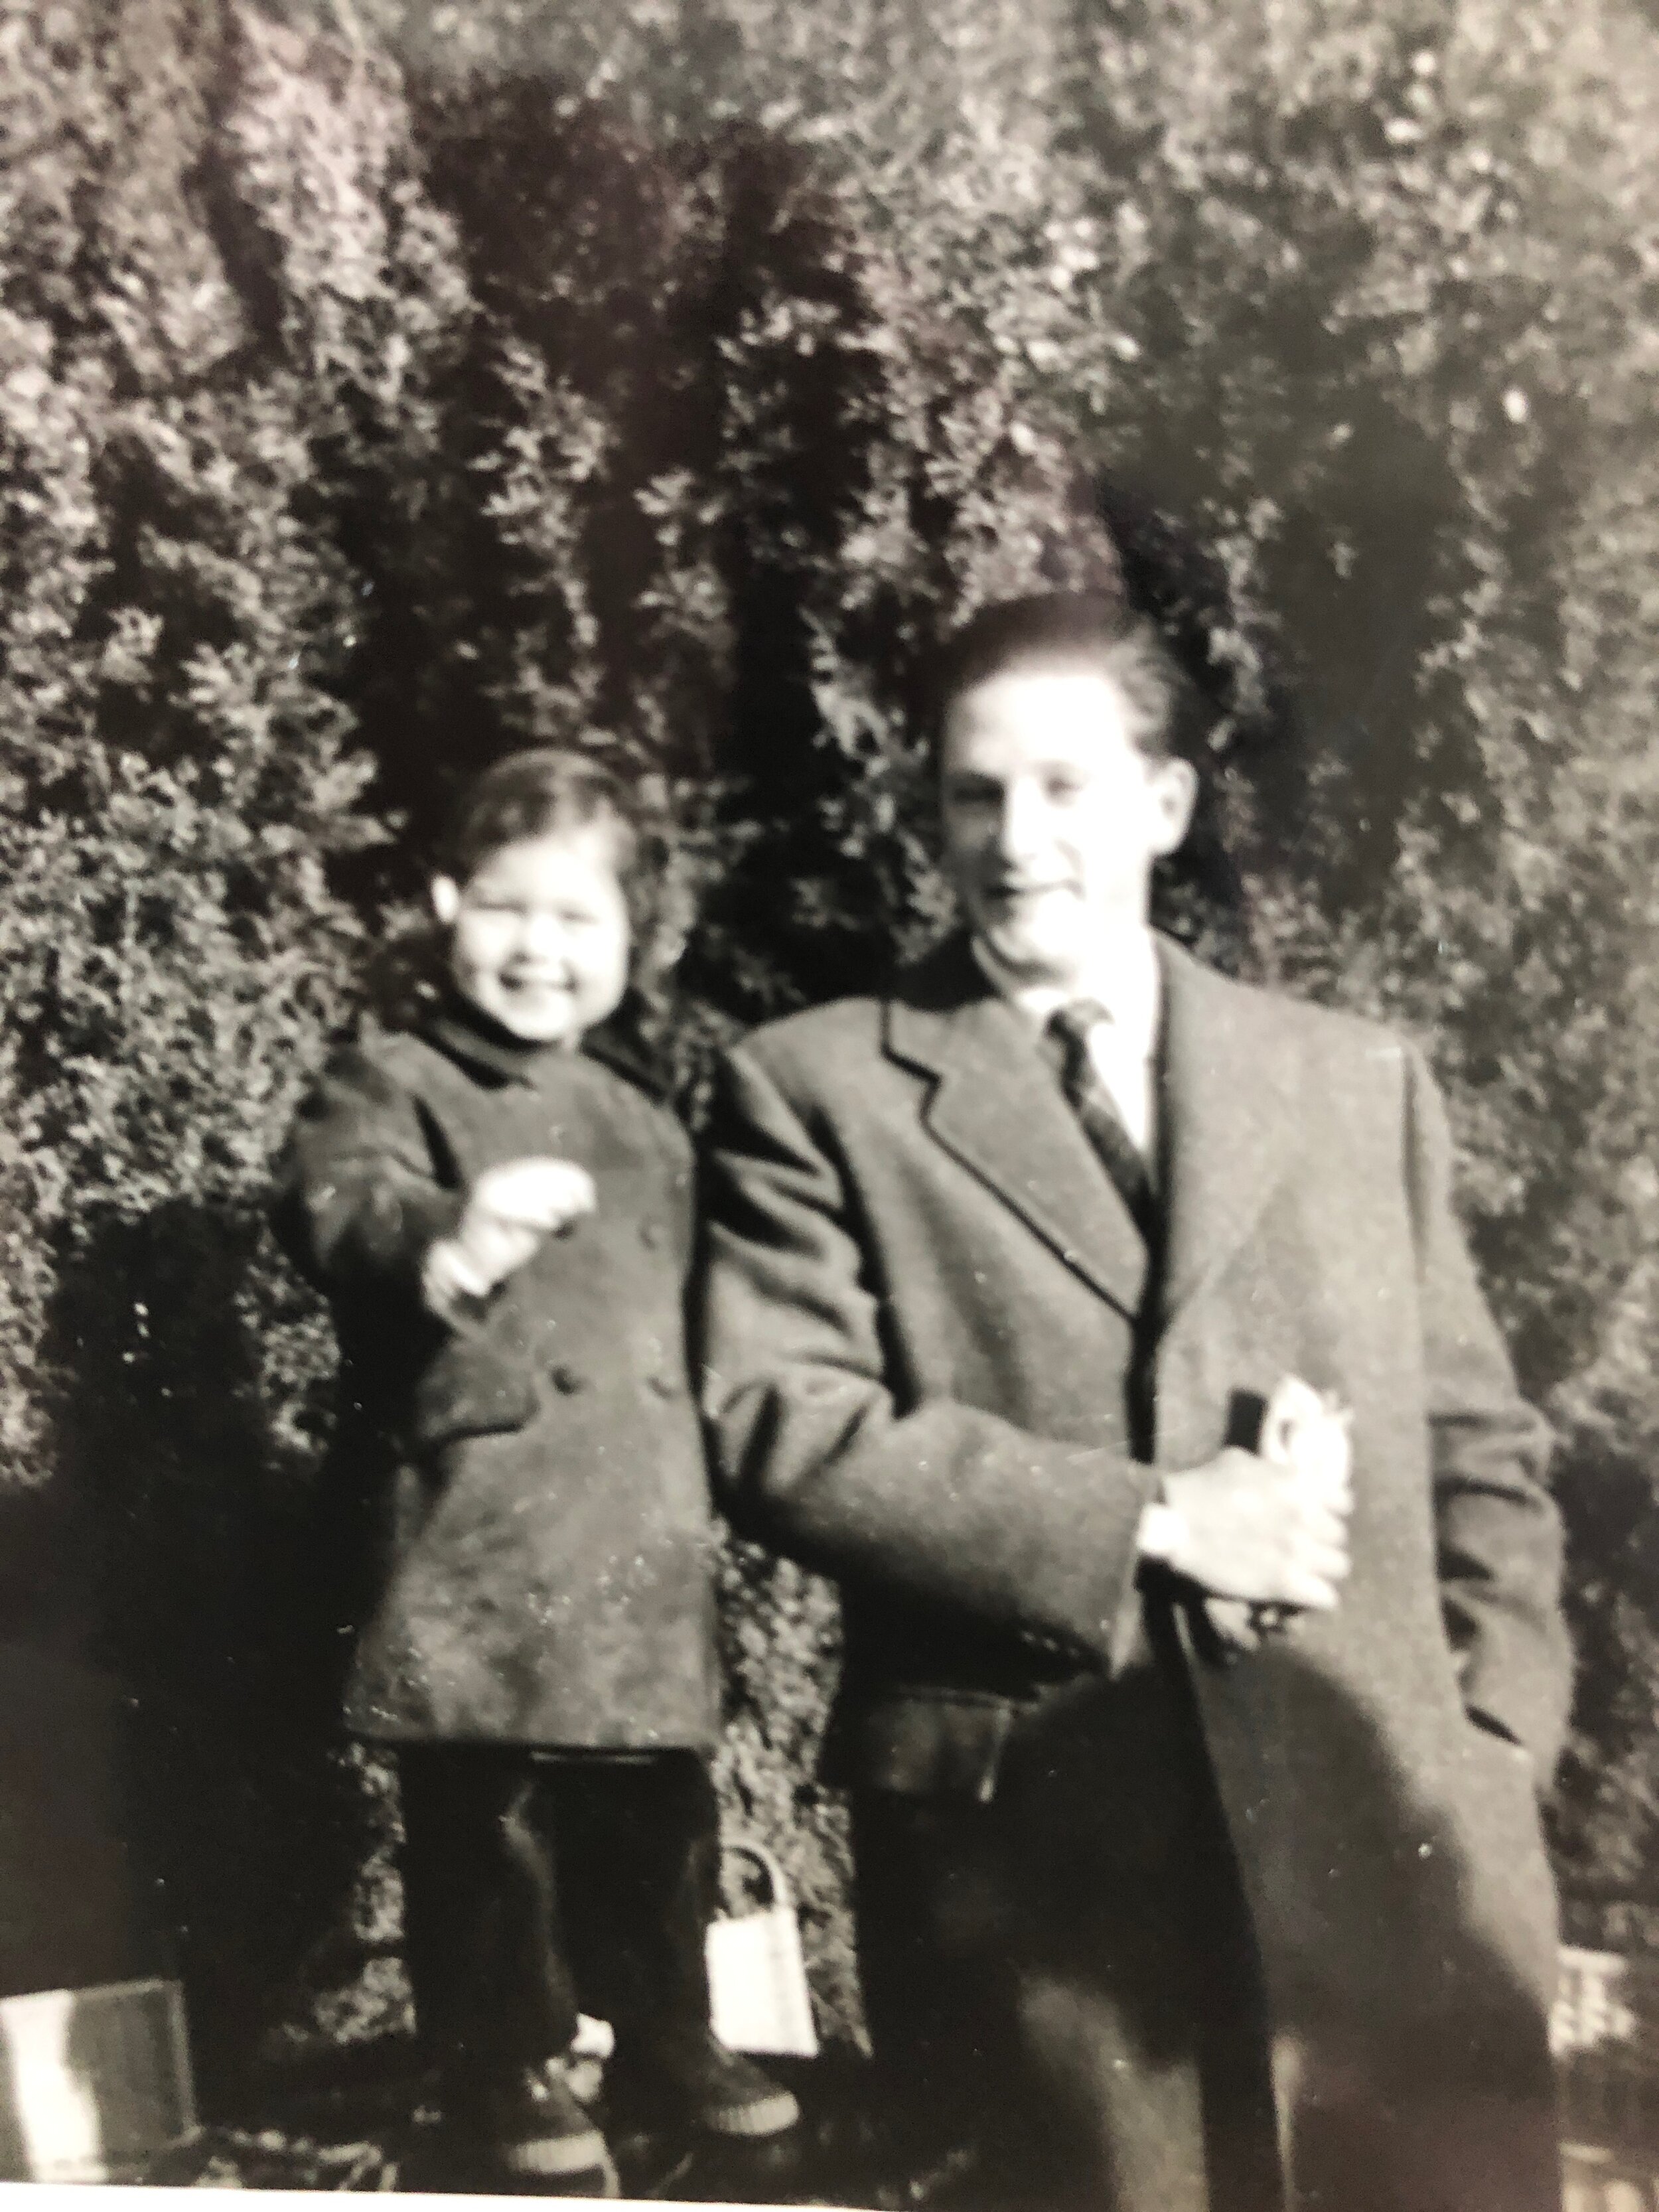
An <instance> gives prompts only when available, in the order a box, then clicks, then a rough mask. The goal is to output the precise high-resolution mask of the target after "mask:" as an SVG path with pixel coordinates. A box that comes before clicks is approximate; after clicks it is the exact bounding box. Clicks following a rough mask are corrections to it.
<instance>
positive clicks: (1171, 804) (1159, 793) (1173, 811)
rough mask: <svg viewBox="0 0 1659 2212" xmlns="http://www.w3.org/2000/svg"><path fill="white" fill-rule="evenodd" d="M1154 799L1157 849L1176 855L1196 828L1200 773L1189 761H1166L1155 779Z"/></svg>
mask: <svg viewBox="0 0 1659 2212" xmlns="http://www.w3.org/2000/svg"><path fill="white" fill-rule="evenodd" d="M1152 797H1153V799H1154V800H1155V801H1156V803H1157V805H1158V816H1159V831H1160V834H1159V836H1158V846H1157V849H1158V853H1159V854H1160V855H1165V854H1170V853H1173V852H1174V851H1175V850H1176V847H1177V846H1178V845H1179V844H1180V842H1181V841H1182V838H1183V837H1184V836H1186V834H1187V832H1188V829H1191V827H1192V824H1193V809H1194V807H1195V806H1196V805H1198V770H1197V769H1195V768H1194V766H1193V764H1192V763H1191V762H1190V761H1185V760H1163V761H1160V762H1159V763H1158V768H1157V771H1156V773H1155V774H1154V775H1153V777H1152Z"/></svg>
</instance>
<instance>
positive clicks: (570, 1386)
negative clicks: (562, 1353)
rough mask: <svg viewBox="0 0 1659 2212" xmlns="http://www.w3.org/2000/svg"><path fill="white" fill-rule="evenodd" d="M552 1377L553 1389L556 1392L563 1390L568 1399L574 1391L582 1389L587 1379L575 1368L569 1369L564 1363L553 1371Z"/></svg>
mask: <svg viewBox="0 0 1659 2212" xmlns="http://www.w3.org/2000/svg"><path fill="white" fill-rule="evenodd" d="M552 1375H553V1388H554V1389H556V1390H562V1391H563V1393H564V1395H565V1396H566V1397H567V1398H568V1396H569V1395H570V1394H571V1392H572V1391H573V1390H580V1389H581V1387H582V1383H583V1381H584V1379H585V1378H584V1377H583V1376H580V1375H579V1374H578V1373H577V1371H576V1370H575V1369H574V1367H567V1366H566V1365H565V1364H564V1363H563V1362H562V1361H561V1362H560V1364H558V1366H556V1368H554V1369H553V1370H552Z"/></svg>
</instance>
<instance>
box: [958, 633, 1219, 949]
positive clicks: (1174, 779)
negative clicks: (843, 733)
mask: <svg viewBox="0 0 1659 2212" xmlns="http://www.w3.org/2000/svg"><path fill="white" fill-rule="evenodd" d="M1132 726H1133V725H1132V723H1131V720H1130V717H1129V711H1128V708H1127V702H1125V700H1124V697H1123V695H1122V692H1121V690H1120V689H1119V687H1118V685H1117V684H1115V683H1114V682H1113V681H1112V679H1111V678H1110V677H1109V676H1107V675H1105V674H1103V672H1101V671H1097V670H1095V669H1091V668H1088V667H1086V666H1077V665H1072V666H1066V665H1055V666H1052V667H1043V666H1036V667H1028V668H1012V669H1007V670H1004V671H1002V672H1001V673H1000V674H998V675H995V676H992V677H989V678H987V679H986V681H985V682H984V683H982V684H975V686H974V688H973V690H969V691H965V692H963V694H962V696H960V697H959V698H958V699H957V700H955V701H954V702H952V704H951V708H950V709H949V711H948V713H947V714H946V717H945V731H944V737H943V744H942V749H941V755H940V762H939V768H940V791H939V799H940V810H941V815H942V819H943V823H944V829H945V858H946V862H947V865H948V866H949V867H950V870H951V875H952V878H954V881H955V883H956V886H957V893H958V896H960V898H961V900H962V903H963V909H964V911H965V913H966V915H967V918H968V921H969V927H971V928H972V929H973V931H974V933H975V935H976V936H978V937H979V938H981V939H982V940H983V941H984V942H985V943H986V944H987V945H989V947H990V949H991V951H993V952H994V954H995V955H996V956H997V957H998V958H999V959H1000V960H1002V961H1004V962H1005V963H1006V964H1007V966H1008V967H1009V968H1011V969H1013V970H1015V971H1016V972H1017V973H1018V974H1019V975H1024V976H1027V977H1029V978H1030V980H1031V981H1045V982H1054V983H1060V984H1066V983H1069V982H1071V981H1075V980H1076V979H1077V978H1078V977H1079V975H1081V973H1082V972H1083V970H1084V969H1085V968H1086V967H1087V965H1088V963H1089V960H1090V958H1091V955H1092V953H1093V952H1094V951H1096V949H1097V947H1098V946H1099V945H1100V944H1101V943H1102V942H1103V940H1104V939H1106V938H1108V937H1109V935H1111V934H1112V933H1114V932H1115V931H1117V930H1121V928H1122V927H1125V926H1126V925H1128V926H1139V925H1142V924H1144V923H1145V921H1146V905H1147V896H1148V892H1149V889H1150V884H1151V878H1152V863H1153V861H1154V860H1157V859H1158V858H1159V856H1160V855H1162V854H1165V853H1172V852H1173V851H1174V850H1175V848H1176V846H1177V845H1178V844H1179V843H1180V842H1181V841H1182V838H1183V837H1184V836H1186V834H1187V825H1188V822H1189V821H1190V819H1191V817H1192V811H1193V801H1194V795H1195V789H1196V783H1195V778H1194V772H1193V770H1192V769H1191V768H1190V767H1189V766H1188V763H1185V762H1184V761H1173V760H1170V761H1165V760H1155V759H1152V758H1149V757H1148V756H1147V755H1146V754H1145V753H1143V752H1141V751H1140V750H1139V747H1138V746H1137V745H1136V744H1135V743H1134V741H1133V738H1132V737H1131V735H1130V732H1131V729H1132Z"/></svg>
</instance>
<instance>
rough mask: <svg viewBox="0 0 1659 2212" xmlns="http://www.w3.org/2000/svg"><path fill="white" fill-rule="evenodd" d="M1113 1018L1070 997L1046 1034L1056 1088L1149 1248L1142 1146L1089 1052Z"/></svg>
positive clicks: (1152, 1221) (1151, 1210)
mask: <svg viewBox="0 0 1659 2212" xmlns="http://www.w3.org/2000/svg"><path fill="white" fill-rule="evenodd" d="M1110 1019H1111V1016H1110V1015H1109V1013H1108V1012H1107V1011H1106V1009H1105V1007H1104V1006H1101V1005H1100V1004H1099V1003H1098V1001H1097V1000H1094V999H1073V1000H1071V1002H1070V1003H1069V1005H1066V1006H1061V1007H1060V1009H1059V1010H1058V1012H1055V1013H1054V1014H1051V1015H1050V1016H1049V1018H1048V1034H1049V1036H1051V1037H1052V1038H1053V1040H1054V1044H1055V1046H1056V1047H1057V1048H1058V1054H1057V1057H1058V1059H1059V1065H1060V1088H1061V1089H1062V1090H1063V1091H1065V1093H1066V1099H1067V1102H1068V1103H1069V1104H1070V1106H1071V1109H1072V1111H1073V1113H1074V1114H1075V1115H1077V1118H1078V1120H1079V1121H1081V1123H1082V1124H1083V1133H1084V1134H1085V1136H1086V1137H1087V1138H1088V1139H1089V1142H1090V1143H1091V1145H1092V1146H1094V1148H1095V1150H1096V1152H1097V1153H1098V1154H1099V1155H1100V1159H1101V1164H1102V1165H1103V1167H1104V1168H1105V1170H1106V1172H1107V1174H1108V1175H1109V1176H1110V1177H1111V1178H1112V1181H1113V1182H1114V1183H1115V1185H1116V1187H1117V1193H1118V1196H1119V1197H1120V1198H1121V1200H1123V1203H1124V1204H1125V1206H1127V1207H1128V1209H1129V1212H1130V1213H1131V1214H1132V1215H1133V1218H1134V1223H1135V1226H1136V1228H1137V1229H1139V1231H1140V1233H1141V1235H1142V1236H1143V1237H1145V1238H1146V1242H1147V1243H1148V1244H1149V1245H1150V1244H1151V1243H1152V1238H1153V1234H1154V1231H1156V1229H1157V1225H1158V1200H1157V1197H1156V1195H1155V1194H1154V1192H1153V1190H1152V1178H1151V1176H1149V1175H1148V1174H1147V1172H1146V1161H1145V1160H1144V1159H1142V1158H1141V1156H1140V1148H1139V1146H1138V1145H1137V1144H1136V1143H1135V1140H1134V1139H1133V1137H1132V1136H1131V1135H1130V1134H1129V1133H1128V1131H1127V1129H1126V1128H1125V1127H1124V1126H1123V1123H1122V1121H1121V1117H1120V1116H1119V1114H1118V1110H1117V1108H1116V1107H1115V1105H1114V1104H1113V1103H1112V1094H1111V1092H1110V1091H1108V1089H1107V1088H1106V1085H1105V1084H1104V1082H1103V1080H1102V1079H1101V1074H1100V1071H1099V1069H1098V1068H1097V1066H1095V1062H1094V1055H1093V1054H1092V1053H1091V1051H1090V1049H1089V1036H1090V1032H1091V1030H1096V1029H1097V1028H1098V1027H1099V1026H1100V1024H1101V1023H1102V1022H1109V1021H1110Z"/></svg>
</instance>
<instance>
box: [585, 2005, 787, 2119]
mask: <svg viewBox="0 0 1659 2212" xmlns="http://www.w3.org/2000/svg"><path fill="white" fill-rule="evenodd" d="M618 2058H619V2060H620V2061H621V2075H622V2081H621V2085H620V2086H621V2087H622V2089H623V2093H624V2094H626V2095H628V2096H629V2098H630V2099H631V2100H633V2101H634V2102H635V2105H636V2106H637V2108H638V2109H639V2110H640V2111H641V2112H642V2113H645V2114H647V2115H648V2116H649V2117H650V2118H652V2119H653V2120H658V2121H661V2120H670V2119H671V2120H675V2121H678V2122H679V2123H680V2124H682V2125H684V2126H686V2127H690V2128H695V2129H697V2130H701V2131H702V2133H703V2134H705V2135H711V2136H722V2137H724V2138H726V2139H727V2140H737V2141H741V2142H757V2141H763V2140H767V2139H769V2138H771V2137H774V2136H782V2135H787V2133H788V2131H789V2130H790V2129H791V2128H793V2127H794V2126H795V2125H796V2124H797V2123H798V2122H799V2118H800V2106H799V2105H798V2104H797V2103H796V2101H795V2099H794V2096H793V2093H792V2092H791V2091H790V2090H788V2089H785V2088H781V2087H780V2086H779V2085H778V2083H777V2082H775V2081H773V2080H772V2079H771V2078H770V2076H769V2075H766V2074H763V2072H762V2071H761V2069H760V2068H759V2067H758V2066H757V2065H756V2064H755V2063H754V2062H753V2060H752V2059H748V2058H744V2057H742V2056H741V2055H740V2054H739V2053H738V2052H737V2051H728V2050H727V2049H726V2045H724V2044H723V2043H721V2042H720V2041H719V2040H718V2039H717V2038H716V2037H715V2035H714V2032H713V2030H712V2029H708V2028H705V2029H703V2030H702V2033H700V2034H697V2033H682V2034H678V2035H672V2036H665V2037H663V2038H660V2039H653V2041H652V2042H651V2044H650V2045H648V2047H647V2048H646V2049H644V2050H640V2051H634V2052H631V2053H629V2054H628V2055H627V2056H626V2057H625V2058H624V2057H623V2054H622V2053H620V2052H619V2053H618Z"/></svg>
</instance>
